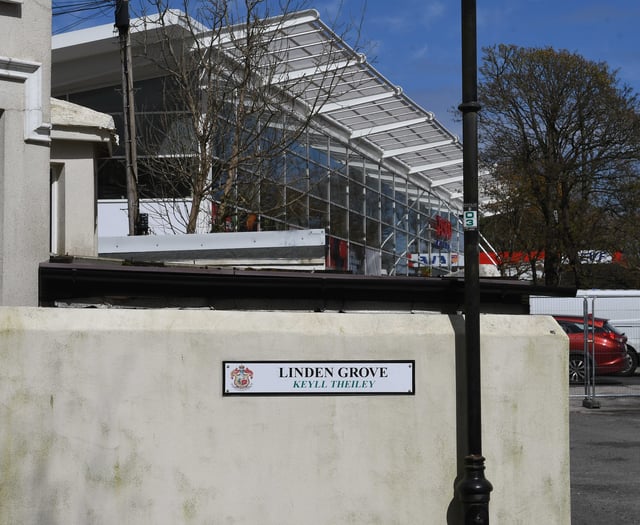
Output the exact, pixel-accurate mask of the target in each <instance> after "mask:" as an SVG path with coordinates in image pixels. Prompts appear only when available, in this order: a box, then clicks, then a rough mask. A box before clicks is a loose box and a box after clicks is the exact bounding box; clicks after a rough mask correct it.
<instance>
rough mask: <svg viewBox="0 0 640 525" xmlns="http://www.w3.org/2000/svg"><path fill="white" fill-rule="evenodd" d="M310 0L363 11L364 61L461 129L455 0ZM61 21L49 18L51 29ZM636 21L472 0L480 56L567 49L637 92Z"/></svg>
mask: <svg viewBox="0 0 640 525" xmlns="http://www.w3.org/2000/svg"><path fill="white" fill-rule="evenodd" d="M60 1H62V0H60ZM136 1H138V0H132V6H133V4H135V3H136ZM55 3H56V0H54V5H55ZM309 6H310V7H314V8H316V9H317V10H318V11H319V12H320V14H321V18H322V19H323V20H324V21H325V22H327V23H328V22H330V21H331V20H334V18H335V16H336V13H337V12H338V10H340V13H341V19H342V20H343V21H347V20H351V19H353V18H358V17H359V16H360V15H364V18H363V21H362V31H361V36H360V38H361V40H362V43H363V45H364V47H365V49H366V51H367V53H366V54H367V58H368V60H369V62H370V63H372V64H373V65H374V66H375V67H376V68H377V69H378V71H380V73H382V75H383V76H385V77H386V78H387V79H388V80H389V81H390V82H392V83H393V84H395V85H398V86H401V87H402V88H403V90H404V92H405V93H406V94H407V96H409V97H410V98H411V99H413V100H414V101H415V102H417V103H418V104H419V105H421V106H422V107H424V108H425V109H427V110H429V111H432V112H434V113H435V115H436V118H437V119H438V120H439V121H440V122H441V123H442V124H444V125H445V126H446V127H447V128H448V129H450V130H451V131H452V132H454V133H455V134H457V135H459V136H460V135H461V132H460V128H461V126H460V124H459V122H456V121H455V118H454V115H451V113H450V110H451V109H452V108H455V107H456V106H457V105H458V103H459V102H460V97H461V95H460V93H461V82H462V80H461V72H460V69H461V66H460V47H461V44H460V0H396V1H395V2H392V1H389V0H317V1H316V2H314V1H313V0H311V1H310V2H309ZM81 18H83V19H85V20H84V22H83V24H82V26H81V27H86V26H87V25H97V24H103V23H110V22H112V21H113V15H112V13H111V12H109V13H108V14H105V13H104V12H102V13H100V12H99V11H95V12H85V13H82V14H81ZM87 19H88V20H87ZM67 20H68V19H67ZM61 25H62V20H59V19H58V20H54V30H56V27H59V26H61ZM639 25H640V1H639V0H608V1H605V0H477V32H478V61H480V59H481V48H482V47H485V46H491V45H495V44H515V45H518V46H524V47H547V46H551V47H553V48H555V49H567V50H569V51H571V52H576V53H578V54H580V55H582V56H584V57H585V58H587V59H589V60H594V61H598V62H600V61H603V62H607V63H608V64H609V65H610V67H611V68H612V69H616V70H618V77H619V79H620V80H621V82H623V83H626V84H628V85H629V86H630V87H631V88H632V89H633V90H634V91H635V92H636V93H637V92H640V36H639V32H640V30H639V29H638V26H639ZM349 43H350V44H353V43H354V42H353V41H349ZM454 113H455V109H454Z"/></svg>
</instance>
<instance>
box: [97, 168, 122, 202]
mask: <svg viewBox="0 0 640 525" xmlns="http://www.w3.org/2000/svg"><path fill="white" fill-rule="evenodd" d="M126 198H127V176H126V172H125V161H124V159H105V160H100V161H99V162H98V199H126Z"/></svg>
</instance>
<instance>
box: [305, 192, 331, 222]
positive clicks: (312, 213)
mask: <svg viewBox="0 0 640 525" xmlns="http://www.w3.org/2000/svg"><path fill="white" fill-rule="evenodd" d="M328 209H329V205H328V203H326V202H325V201H322V200H320V199H316V198H315V197H309V228H328V227H329V216H328V213H327V210H328Z"/></svg>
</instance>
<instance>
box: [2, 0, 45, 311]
mask: <svg viewBox="0 0 640 525" xmlns="http://www.w3.org/2000/svg"><path fill="white" fill-rule="evenodd" d="M0 34H2V50H1V51H0V305H36V304H37V302H38V264H39V263H40V262H41V261H43V260H46V259H47V257H48V255H49V130H50V124H49V122H50V117H49V112H50V109H49V96H50V95H49V86H50V71H51V69H50V63H51V40H50V36H49V35H50V34H51V5H50V3H47V2H30V1H24V2H23V1H22V0H9V1H7V0H0Z"/></svg>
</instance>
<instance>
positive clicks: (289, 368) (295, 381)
mask: <svg viewBox="0 0 640 525" xmlns="http://www.w3.org/2000/svg"><path fill="white" fill-rule="evenodd" d="M222 369H223V373H224V378H223V394H224V395H227V396H228V395H349V394H351V395H354V394H355V395H375V394H387V395H389V394H396V395H413V394H415V373H414V371H415V361H237V362H233V361H225V362H223V364H222Z"/></svg>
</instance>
